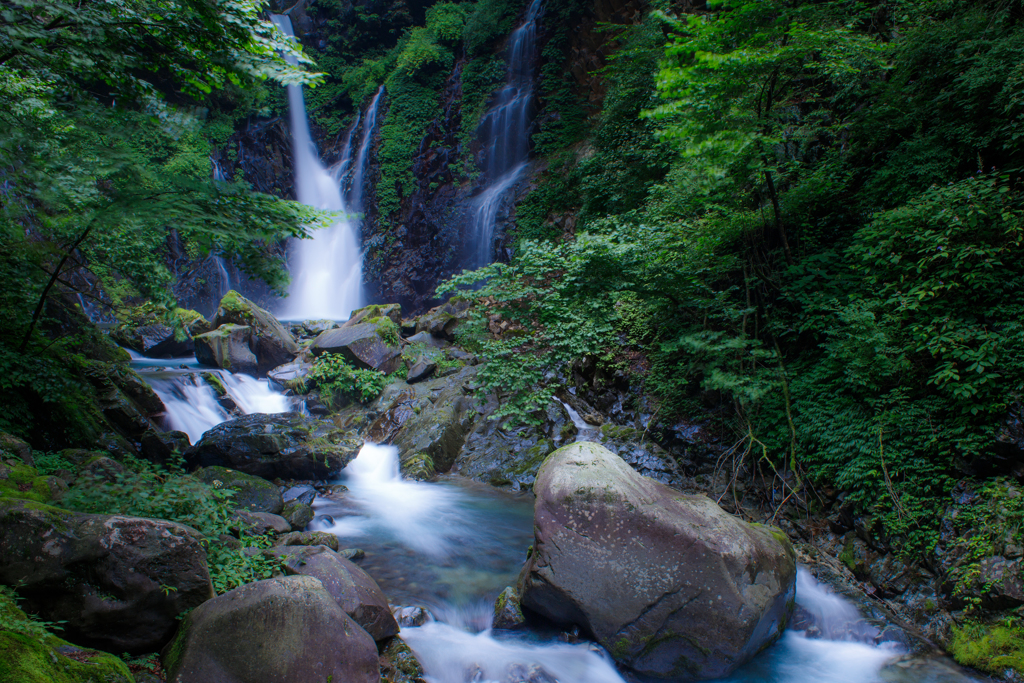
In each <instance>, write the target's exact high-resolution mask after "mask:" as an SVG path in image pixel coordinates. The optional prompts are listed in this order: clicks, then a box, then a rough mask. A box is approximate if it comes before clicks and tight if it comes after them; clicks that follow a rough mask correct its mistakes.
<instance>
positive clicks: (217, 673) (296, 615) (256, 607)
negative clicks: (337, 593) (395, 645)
mask: <svg viewBox="0 0 1024 683" xmlns="http://www.w3.org/2000/svg"><path fill="white" fill-rule="evenodd" d="M162 659H163V664H164V668H165V669H166V671H167V681H168V683H263V682H265V681H274V683H310V682H311V681H325V682H326V681H333V682H334V683H379V682H380V666H379V663H378V660H377V646H376V644H375V643H374V641H373V638H372V637H371V636H370V635H369V634H368V633H367V632H366V631H364V630H363V629H362V628H360V627H359V625H358V624H356V623H355V622H354V621H353V620H352V618H351V617H349V616H348V615H347V614H345V612H344V610H342V609H341V607H339V606H338V603H337V602H335V600H334V598H332V597H331V594H330V593H329V592H328V591H327V590H326V589H325V588H324V586H323V584H322V583H321V582H320V581H319V580H317V579H315V578H312V577H309V576H287V577H279V578H274V579H266V580H264V581H257V582H255V583H250V584H246V585H244V586H241V587H240V588H236V589H235V590H233V591H230V592H228V593H225V594H224V595H221V596H219V597H217V598H214V599H213V600H210V601H208V602H206V603H204V604H203V605H200V606H199V607H197V608H196V609H195V610H193V611H192V612H191V613H190V614H189V615H188V616H187V617H185V619H184V620H183V621H182V624H181V628H180V629H179V631H178V634H177V635H176V636H175V638H174V641H173V642H171V643H170V644H169V645H168V646H167V648H165V649H164V650H163V653H162Z"/></svg>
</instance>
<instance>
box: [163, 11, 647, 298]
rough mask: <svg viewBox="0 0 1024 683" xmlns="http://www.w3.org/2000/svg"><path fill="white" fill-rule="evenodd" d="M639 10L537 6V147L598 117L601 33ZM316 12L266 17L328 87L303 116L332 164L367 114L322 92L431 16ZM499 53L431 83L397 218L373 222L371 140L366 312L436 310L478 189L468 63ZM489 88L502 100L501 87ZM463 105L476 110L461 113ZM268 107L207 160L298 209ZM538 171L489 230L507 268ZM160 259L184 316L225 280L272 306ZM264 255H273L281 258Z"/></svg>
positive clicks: (279, 106) (458, 257)
mask: <svg viewBox="0 0 1024 683" xmlns="http://www.w3.org/2000/svg"><path fill="white" fill-rule="evenodd" d="M642 4H643V3H642V2H641V0H583V1H580V2H572V1H570V0H564V1H562V2H554V1H552V2H548V3H546V10H545V14H543V15H542V18H541V20H540V24H539V34H538V38H537V46H536V55H535V59H536V65H537V68H536V76H537V79H538V82H537V86H536V93H537V97H538V101H537V116H536V118H535V120H534V127H533V133H534V134H536V133H541V134H542V137H543V136H547V138H552V137H555V138H557V137H558V136H559V135H562V137H563V138H565V140H566V141H568V140H569V139H570V137H571V136H567V135H564V134H563V133H560V131H565V130H567V129H569V128H572V129H573V130H576V131H583V130H585V127H586V119H587V117H589V116H590V115H592V114H594V113H596V112H597V111H599V109H600V106H601V102H602V99H603V96H604V90H605V87H604V83H603V80H602V78H601V76H600V69H601V67H603V65H604V63H605V61H606V58H607V56H608V55H609V54H610V53H611V52H613V51H614V49H615V47H616V44H615V42H614V39H613V37H614V36H613V34H612V33H610V32H608V31H603V30H599V28H598V27H599V25H601V24H607V23H613V24H616V23H617V24H626V23H631V22H635V21H638V20H639V18H640V16H641V10H642ZM321 5H322V3H321V2H320V1H318V0H301V1H300V2H299V3H298V4H295V5H294V6H292V5H290V3H289V7H287V8H286V7H284V6H283V5H282V6H281V7H277V8H276V11H287V12H288V14H289V16H290V17H291V19H292V24H293V26H294V28H295V33H296V35H297V36H298V37H299V39H300V41H301V42H302V43H303V45H304V47H305V48H306V50H307V52H308V53H309V54H311V56H313V57H314V58H315V59H316V60H317V64H318V67H319V68H321V69H324V70H325V71H327V72H328V73H329V80H328V84H327V85H324V86H321V88H320V92H316V91H314V92H313V93H312V94H310V96H309V101H308V102H307V107H308V108H309V109H310V111H311V112H315V113H314V115H312V116H311V117H310V128H311V131H312V133H313V137H314V139H315V141H316V143H317V147H318V149H319V150H320V154H321V157H322V158H323V159H324V161H325V162H326V163H327V164H328V165H331V164H332V163H336V162H338V161H339V160H340V155H341V152H342V147H343V146H344V145H343V143H344V140H345V137H346V132H347V130H346V129H347V127H348V126H351V125H355V124H354V123H353V121H354V120H355V115H356V114H357V113H358V110H359V109H360V108H365V106H366V102H359V101H353V99H354V98H355V97H356V95H354V94H353V93H355V92H357V91H356V90H354V89H353V88H351V87H349V86H345V88H340V87H339V86H336V84H334V83H333V82H332V81H331V80H330V78H333V77H334V76H335V75H336V74H335V73H333V72H334V71H338V73H341V71H343V70H344V69H346V68H351V66H350V65H351V63H353V62H354V61H357V58H359V57H360V56H361V55H363V54H364V53H365V54H366V55H377V54H379V53H380V51H381V50H382V49H388V47H389V46H393V45H395V44H396V43H397V42H398V40H399V38H400V36H402V35H403V32H405V31H407V30H408V29H410V27H413V26H415V25H419V24H423V22H424V18H423V17H424V13H425V11H426V10H427V8H428V7H427V4H423V5H422V6H421V5H420V4H417V3H412V2H405V1H401V0H399V1H395V2H391V3H383V2H377V1H376V0H365V1H363V2H351V1H349V0H346V1H345V2H342V3H340V4H339V5H332V6H330V7H327V6H326V5H324V6H321ZM522 9H523V8H520V11H522ZM510 16H514V15H510ZM504 43H505V41H504V40H503V39H499V40H497V41H496V42H495V43H494V44H493V45H491V47H490V48H488V49H489V50H490V52H489V53H487V54H485V55H484V56H483V57H482V56H481V55H480V54H476V56H474V55H471V54H468V52H467V50H466V48H465V46H462V47H458V48H455V54H456V58H455V59H454V61H453V63H452V65H451V66H450V67H449V68H447V70H446V71H444V73H443V74H440V77H439V78H436V79H435V81H436V82H437V83H439V84H440V85H439V86H435V88H436V91H437V97H438V105H439V106H438V107H437V115H436V116H435V117H434V118H433V119H432V120H431V121H430V122H429V123H428V125H426V127H425V128H423V130H422V137H421V138H420V139H419V143H418V145H416V147H415V150H414V152H413V155H412V157H411V158H410V159H409V164H410V167H411V171H412V176H413V178H414V180H413V182H412V183H411V185H409V186H401V187H397V188H396V189H397V190H398V198H399V208H398V209H397V210H392V211H386V212H383V213H382V211H381V210H380V209H379V208H378V203H377V201H376V198H377V197H378V196H379V192H378V187H379V184H380V183H381V181H382V172H381V161H380V159H379V155H378V152H379V151H380V149H381V143H382V138H381V135H382V133H381V128H380V127H378V128H377V130H376V131H375V139H374V142H373V146H372V149H371V153H370V166H369V169H368V171H367V173H366V175H365V178H364V183H365V187H364V192H363V195H364V196H365V197H366V198H367V201H366V207H365V214H366V217H365V219H364V223H363V234H362V242H363V245H364V249H365V264H364V273H365V278H366V282H365V284H366V287H367V292H368V294H369V296H370V298H371V299H372V300H375V301H394V302H398V303H401V304H402V306H403V309H404V310H405V311H407V312H421V311H423V310H425V309H427V308H429V307H430V306H432V305H435V304H436V303H438V300H437V298H436V296H435V293H434V292H435V289H436V287H437V285H438V284H439V283H440V282H442V281H443V280H445V279H446V278H448V277H450V276H451V275H452V274H454V273H457V272H459V271H461V270H462V268H463V267H464V260H465V252H466V249H465V245H466V244H467V243H468V242H469V236H468V235H467V234H466V233H467V204H468V203H469V202H470V201H471V200H472V199H473V197H474V196H476V195H477V194H479V192H480V191H481V188H482V184H483V183H482V180H481V178H480V177H479V175H478V173H479V171H478V169H479V159H480V156H481V145H480V142H479V140H477V138H476V136H475V134H474V132H473V131H472V130H469V128H473V127H475V126H476V121H477V119H478V116H479V111H476V112H475V113H474V114H473V115H468V114H467V112H465V111H464V107H466V106H478V105H479V97H480V93H478V92H475V93H473V94H472V95H471V96H470V95H467V93H466V87H464V86H465V85H466V84H465V78H464V77H465V76H466V73H465V72H466V69H467V65H469V64H470V62H471V61H472V60H474V59H476V60H478V62H477V66H478V65H479V61H480V60H481V59H488V60H492V62H493V63H494V64H500V63H501V60H502V58H503V55H504V50H505V44H504ZM339 64H346V66H339ZM378 77H379V76H378ZM475 85H476V86H478V85H479V84H478V83H475ZM491 85H492V86H493V87H495V88H497V87H500V79H497V80H494V81H492V83H491ZM332 88H333V89H332ZM346 88H347V89H346ZM358 92H361V91H358ZM397 96H399V97H400V96H401V93H399V94H398V95H397ZM484 96H486V93H484ZM467 97H469V98H470V100H473V98H474V97H475V98H476V99H475V100H473V102H470V103H469V104H467ZM269 103H270V104H271V105H272V107H271V108H272V109H273V110H274V114H275V115H274V116H272V117H269V118H259V117H257V116H250V117H249V118H248V119H246V120H245V122H244V124H241V125H240V126H239V127H238V129H237V130H236V132H235V133H234V134H233V135H232V136H231V137H230V138H229V139H228V141H227V143H226V144H225V145H224V146H222V147H220V148H219V149H217V150H216V151H215V153H214V154H213V156H212V158H211V161H212V163H213V166H214V173H217V174H220V175H222V176H223V177H226V178H242V179H244V180H245V181H246V182H248V183H249V184H250V185H252V187H253V188H254V189H255V190H258V191H260V192H266V193H269V194H274V195H277V196H280V197H284V198H288V199H294V198H295V191H294V187H293V181H294V173H293V165H292V150H291V145H292V143H291V136H290V133H289V130H288V123H287V109H286V105H285V104H284V99H283V93H274V92H272V93H271V96H270V99H269ZM474 103H475V104H474ZM567 103H570V104H571V106H569V105H567ZM393 104H394V103H393V102H389V101H388V100H387V99H385V101H384V103H383V106H382V107H381V112H380V116H381V118H380V121H381V122H385V121H387V120H388V119H387V117H388V115H389V110H391V109H392V107H393ZM567 107H568V108H567ZM577 137H578V135H577ZM550 146H551V145H550V142H549V143H548V148H546V149H545V150H543V151H544V153H549V152H550V151H551V149H550ZM542 167H543V164H540V163H535V164H534V168H532V169H531V170H530V172H527V173H524V174H523V175H522V176H521V178H520V180H519V181H518V183H517V184H516V185H515V187H514V188H512V189H511V190H510V191H509V192H508V193H507V195H506V196H505V198H504V200H503V203H502V205H501V206H500V207H499V210H498V212H497V218H496V227H495V234H496V236H497V239H496V252H495V258H496V259H498V260H508V259H509V258H511V255H512V248H513V247H512V245H513V240H512V235H513V234H514V230H515V224H516V204H517V203H518V202H519V201H520V200H521V199H522V198H523V197H524V196H525V195H526V194H528V193H529V191H530V190H531V189H533V178H534V177H535V175H536V173H535V172H536V171H537V170H540V169H541V168H542ZM551 220H554V217H552V218H551ZM172 242H173V240H172ZM169 247H170V249H169V251H170V254H171V256H170V262H171V263H170V265H171V266H172V268H173V269H174V271H175V272H176V273H177V274H178V277H179V285H178V287H177V291H176V294H177V295H178V298H179V300H181V301H182V302H183V304H184V305H187V306H188V307H190V308H194V309H196V310H200V311H206V310H207V309H212V307H213V306H215V305H216V301H217V300H218V299H219V296H220V295H221V294H222V293H223V290H224V289H225V286H224V285H225V282H224V281H225V280H226V279H227V280H229V281H230V287H233V288H235V289H237V290H240V291H242V292H243V293H244V294H245V295H246V296H247V297H249V298H251V299H253V300H255V301H257V302H259V303H261V304H263V305H269V304H270V303H271V301H272V299H273V297H272V295H271V294H270V293H269V292H268V291H267V290H266V289H265V288H263V287H261V286H259V285H258V284H257V283H253V282H250V281H248V279H247V278H246V276H245V275H244V273H240V272H239V271H238V270H237V269H236V268H234V266H232V265H231V264H223V263H217V262H216V261H214V260H212V259H207V260H200V261H196V260H193V259H190V258H189V257H188V255H187V254H185V253H184V252H183V250H181V249H180V248H179V249H177V250H176V249H175V245H174V244H173V243H172V244H170V245H169ZM272 248H275V249H280V250H281V253H283V250H284V248H285V245H276V246H275V247H272Z"/></svg>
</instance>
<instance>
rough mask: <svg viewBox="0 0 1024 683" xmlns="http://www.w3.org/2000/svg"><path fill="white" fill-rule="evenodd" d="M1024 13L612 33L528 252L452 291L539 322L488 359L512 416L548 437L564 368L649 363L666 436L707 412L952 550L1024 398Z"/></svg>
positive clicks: (732, 17)
mask: <svg viewBox="0 0 1024 683" xmlns="http://www.w3.org/2000/svg"><path fill="white" fill-rule="evenodd" d="M1022 19H1024V14H1022V7H1021V4H1020V3H1019V2H980V3H960V2H952V1H950V2H903V3H899V4H898V5H894V4H891V3H875V2H845V1H840V2H818V3H792V2H781V1H775V0H728V1H727V2H714V3H708V5H707V7H705V8H702V9H700V10H699V11H691V12H689V13H685V14H684V13H682V12H681V11H680V8H679V7H677V6H674V5H671V4H668V3H665V4H662V5H660V9H657V8H652V11H651V12H650V13H649V14H647V15H646V17H645V18H643V20H642V21H639V22H638V23H636V24H634V25H632V26H629V27H626V28H620V29H618V33H617V35H616V39H617V41H618V44H619V50H618V51H617V53H616V54H615V55H614V58H613V59H612V60H611V61H610V63H609V65H608V66H607V67H606V69H605V74H604V75H605V78H606V81H607V83H608V85H609V89H608V93H607V96H606V97H605V100H604V105H603V108H602V110H601V112H600V113H599V114H598V115H597V116H596V117H595V118H594V119H593V122H592V128H591V129H590V130H589V131H588V133H587V139H586V141H585V142H584V143H582V144H578V145H575V146H571V147H567V148H561V149H558V150H555V151H552V152H551V153H550V154H549V156H548V158H547V163H548V170H547V171H546V172H545V174H544V175H543V177H542V178H541V183H540V184H539V187H538V188H537V189H536V190H535V191H534V192H533V193H532V194H531V195H530V196H528V197H527V198H526V200H525V201H524V202H522V203H521V204H520V206H519V211H518V216H519V221H518V226H519V233H518V237H519V244H518V253H517V255H516V257H515V259H514V260H513V261H512V262H511V263H508V264H495V265H492V266H490V267H488V268H485V269H483V270H482V271H478V272H476V273H472V274H468V275H465V276H461V277H459V278H456V279H455V280H454V281H453V286H459V285H468V284H470V283H473V282H475V281H477V280H478V279H482V278H487V279H486V282H485V284H483V288H482V290H481V291H480V292H479V293H480V294H481V295H483V296H485V297H492V299H489V300H490V301H493V302H494V303H493V304H492V305H491V309H492V310H491V311H490V312H500V313H501V314H502V315H503V316H504V317H505V318H506V319H509V320H511V321H513V322H514V323H515V324H516V327H514V328H513V329H520V330H526V331H529V334H526V335H523V334H518V335H507V338H505V339H502V340H496V341H494V340H492V341H487V340H481V341H480V342H479V343H481V344H482V345H483V348H484V349H485V352H486V353H487V354H489V355H490V356H491V358H492V359H493V360H492V362H491V363H490V364H489V365H488V366H487V368H486V370H485V371H484V372H483V373H482V375H481V377H482V378H483V379H484V381H485V383H486V384H487V386H488V387H489V388H491V389H494V390H501V391H503V392H505V394H506V395H508V397H509V401H508V403H507V404H506V406H505V408H504V410H503V413H504V414H505V415H510V416H513V417H518V418H520V419H526V420H529V419H530V416H531V414H532V411H534V410H536V409H537V408H538V407H540V406H541V405H543V404H545V403H546V401H547V400H549V398H548V397H549V391H550V389H552V388H553V387H552V386H551V385H550V384H546V383H545V381H544V377H545V373H546V372H548V371H549V370H550V369H551V367H553V366H557V367H563V368H567V367H568V363H570V362H571V361H573V360H574V359H578V358H581V357H585V356H590V357H592V358H595V359H597V360H598V361H599V363H600V364H601V365H602V366H603V367H604V368H605V370H607V371H608V372H607V373H606V375H610V374H612V372H614V370H615V369H616V368H619V369H625V370H627V371H628V370H629V369H630V368H635V367H638V364H637V363H636V358H637V357H638V355H639V356H640V357H642V358H643V363H640V364H639V367H643V368H645V371H643V372H636V373H634V374H633V381H634V383H637V384H641V385H642V391H643V393H644V394H646V395H648V396H654V397H656V398H657V400H658V405H659V406H660V407H659V408H658V416H659V418H660V420H661V421H662V423H663V424H671V423H672V422H673V421H674V419H675V418H677V417H679V416H688V417H690V418H700V417H701V416H706V415H708V414H709V412H710V413H711V414H712V415H713V416H714V419H716V420H717V421H718V423H719V425H720V427H721V428H722V429H724V430H726V431H732V432H734V433H735V439H736V441H737V443H736V445H735V446H734V448H736V449H737V452H738V453H740V452H745V453H746V454H747V455H746V457H748V458H750V461H753V460H757V461H758V462H759V463H760V466H762V467H767V468H769V470H771V469H774V470H776V471H777V472H779V473H782V474H783V476H784V478H785V481H786V483H784V484H782V486H783V488H784V494H785V493H789V492H790V491H791V490H795V491H796V495H795V497H794V500H801V499H803V500H804V501H805V502H804V504H806V505H810V506H813V505H814V504H815V496H814V495H812V494H810V493H809V491H810V490H813V489H814V488H815V487H820V486H825V487H829V488H835V489H838V490H843V491H845V492H847V494H848V497H847V501H848V502H850V503H853V504H854V505H856V506H857V508H858V509H859V510H861V511H863V512H867V513H873V514H876V515H878V516H879V517H880V518H881V519H883V520H884V523H885V527H886V530H887V532H888V534H889V535H890V537H891V538H893V539H894V540H895V541H896V542H897V545H898V546H899V547H900V548H902V549H903V550H904V551H905V552H911V553H917V552H921V551H927V550H928V549H930V548H931V547H932V546H933V545H934V543H935V541H936V539H937V531H938V529H937V522H938V519H939V517H940V515H939V512H940V511H941V510H942V509H943V508H944V507H945V506H946V505H947V501H948V493H949V491H950V489H951V487H952V486H953V484H954V483H955V482H956V481H957V480H958V479H959V478H961V477H962V476H964V475H965V474H968V473H974V474H978V475H981V476H986V475H991V474H992V473H993V472H994V470H995V469H996V465H995V464H994V457H993V448H994V434H995V431H996V429H997V427H998V426H999V424H1000V423H1001V422H1002V421H1003V420H1004V419H1005V418H1006V416H1007V414H1008V413H1011V412H1012V411H1014V410H1019V406H1020V400H1021V396H1020V392H1021V387H1022V386H1024V328H1022V324H1021V320H1022V319H1024V306H1022V304H1021V303H1020V291H1021V287H1022V285H1024V260H1022V253H1024V252H1022V251H1021V242H1022V239H1024V220H1022V219H1024V214H1022V209H1024V193H1022V192H1024V188H1022V186H1021V183H1020V176H1019V171H1018V168H1017V164H1018V161H1017V159H1018V155H1019V153H1020V149H1019V146H1020V139H1021V134H1020V122H1021V118H1020V117H1021V116H1022V115H1024V109H1022V104H1024V103H1022V100H1021V99H1020V94H1019V86H1020V83H1021V78H1022V74H1024V72H1022V71H1021V69H1022V67H1021V66H1020V64H1021V57H1022V50H1024V25H1022ZM542 132H543V130H542ZM538 142H540V139H538ZM566 215H573V216H575V217H576V221H577V222H576V224H575V230H574V231H571V232H574V233H575V234H571V232H570V234H567V233H566V231H565V229H564V226H563V223H562V221H560V220H559V221H557V222H556V220H555V219H557V218H559V217H561V216H566ZM748 462H749V461H748ZM787 471H789V473H790V474H788V475H786V474H784V473H786V472H787Z"/></svg>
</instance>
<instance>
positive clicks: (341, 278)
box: [272, 15, 381, 320]
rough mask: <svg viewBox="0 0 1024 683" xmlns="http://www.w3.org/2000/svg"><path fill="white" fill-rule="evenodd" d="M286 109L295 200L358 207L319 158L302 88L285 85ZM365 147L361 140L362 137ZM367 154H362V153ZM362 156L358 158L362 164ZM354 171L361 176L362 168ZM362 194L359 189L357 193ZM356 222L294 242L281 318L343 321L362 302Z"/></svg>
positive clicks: (348, 149) (342, 168) (346, 157)
mask: <svg viewBox="0 0 1024 683" xmlns="http://www.w3.org/2000/svg"><path fill="white" fill-rule="evenodd" d="M272 17H273V19H274V22H275V23H276V24H277V25H278V26H279V27H280V28H281V30H282V31H284V32H285V33H286V34H287V35H289V36H292V35H294V33H293V32H292V23H291V19H290V18H288V17H287V16H285V15H272ZM380 94H381V91H379V90H378V92H377V95H376V96H375V97H374V102H373V103H371V108H372V109H374V110H376V103H377V101H378V100H379V98H380ZM288 111H289V120H290V122H291V129H292V157H293V162H294V165H295V194H296V196H297V198H298V200H299V201H300V202H302V203H303V204H308V205H309V206H313V207H315V208H318V209H325V210H328V211H336V212H339V213H343V214H348V213H350V212H354V211H358V209H359V207H358V206H354V205H352V204H351V203H349V202H346V200H345V197H344V196H343V194H342V190H341V184H342V180H343V179H342V178H339V177H338V176H336V175H334V174H332V173H331V172H330V171H328V169H327V168H326V167H325V166H324V165H323V164H322V163H321V162H320V158H319V156H318V154H317V150H316V146H315V145H314V144H313V138H312V136H311V134H310V132H309V121H308V119H307V117H306V104H305V100H304V98H303V95H302V86H299V85H289V86H288ZM373 119H375V116H371V115H370V112H369V111H368V112H367V116H366V118H365V119H364V125H363V129H364V130H367V129H369V131H370V133H371V134H372V128H373V125H374V120H373ZM363 143H364V145H361V146H360V149H361V148H362V146H365V144H366V141H365V140H364V141H363ZM351 155H352V136H351V135H349V138H348V142H347V143H346V145H345V147H344V149H343V150H342V163H341V164H340V165H339V169H338V170H339V172H340V174H341V175H344V174H345V173H346V172H347V171H348V168H349V167H350V166H351V162H350V160H351ZM368 156H369V154H368V153H367V155H366V157H368ZM366 161H367V158H362V157H361V158H360V160H359V163H360V164H365V163H366ZM355 172H356V173H357V174H359V177H360V178H362V169H361V168H359V169H356V170H355ZM359 194H360V195H361V190H360V193H359ZM358 233H359V221H358V220H357V219H356V217H355V216H353V215H344V216H342V217H340V218H338V219H336V220H335V222H334V223H333V224H332V225H331V226H330V227H328V228H324V229H322V230H318V231H316V232H315V233H314V234H313V237H312V239H306V240H298V241H297V243H296V244H295V246H294V249H293V251H292V255H291V259H290V260H291V264H290V265H291V272H292V285H291V287H290V288H289V292H288V293H289V296H288V299H287V300H286V301H285V302H284V303H283V305H282V310H281V316H282V317H285V318H291V319H308V318H327V319H331V320H344V319H347V318H348V316H349V314H350V313H351V312H352V311H353V310H354V309H356V308H359V307H360V306H361V305H362V303H363V291H362V290H363V264H362V259H363V256H362V251H361V249H360V247H359V235H358Z"/></svg>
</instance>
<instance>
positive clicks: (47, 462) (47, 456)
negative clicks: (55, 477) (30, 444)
mask: <svg viewBox="0 0 1024 683" xmlns="http://www.w3.org/2000/svg"><path fill="white" fill-rule="evenodd" d="M32 459H33V460H34V461H35V463H36V469H37V470H39V474H41V475H43V476H50V475H52V474H56V473H57V472H58V471H59V470H68V471H69V472H74V471H75V465H74V463H72V462H71V461H69V460H68V459H67V458H65V457H64V456H63V455H62V454H60V453H50V452H46V453H39V452H36V453H35V454H34V455H33V456H32Z"/></svg>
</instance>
